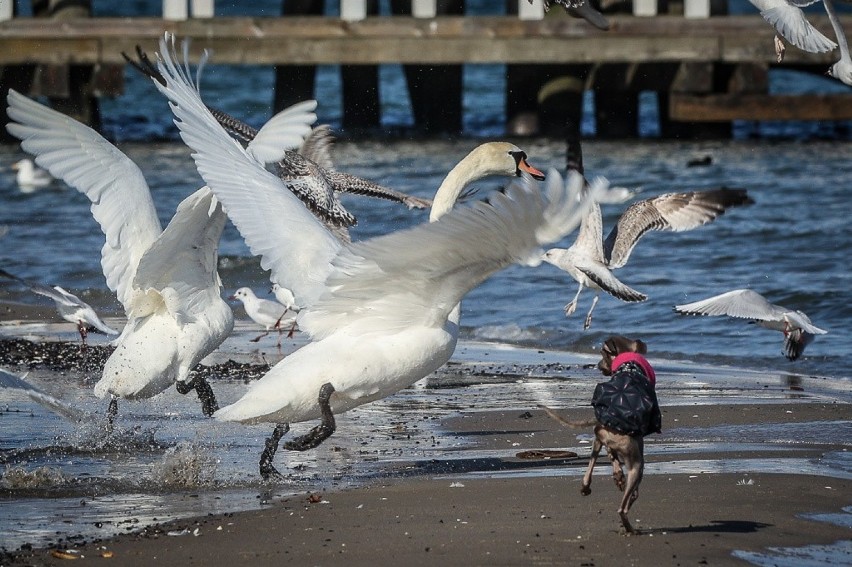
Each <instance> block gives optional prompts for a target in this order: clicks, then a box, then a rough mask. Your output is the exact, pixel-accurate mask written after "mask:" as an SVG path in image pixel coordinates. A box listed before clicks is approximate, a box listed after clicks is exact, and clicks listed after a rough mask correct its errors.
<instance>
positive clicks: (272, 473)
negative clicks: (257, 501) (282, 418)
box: [260, 423, 290, 480]
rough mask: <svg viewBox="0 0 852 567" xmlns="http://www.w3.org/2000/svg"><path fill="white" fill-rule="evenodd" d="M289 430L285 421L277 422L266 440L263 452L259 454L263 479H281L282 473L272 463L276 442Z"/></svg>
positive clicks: (282, 477)
mask: <svg viewBox="0 0 852 567" xmlns="http://www.w3.org/2000/svg"><path fill="white" fill-rule="evenodd" d="M288 431H290V426H289V425H288V424H286V423H279V424H277V425H276V426H275V429H274V430H273V431H272V435H271V436H270V437H269V439H267V440H266V443H265V445H264V448H263V453H261V454H260V476H261V477H262V478H263V480H283V479H284V475H282V474H281V473H280V472H278V469H276V468H275V466H274V465H273V464H272V461H273V460H274V459H275V453H276V452H277V451H278V443H279V441H281V438H282V437H284V435H286V434H287V432H288Z"/></svg>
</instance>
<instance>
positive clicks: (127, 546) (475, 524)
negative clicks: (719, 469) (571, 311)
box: [3, 404, 852, 566]
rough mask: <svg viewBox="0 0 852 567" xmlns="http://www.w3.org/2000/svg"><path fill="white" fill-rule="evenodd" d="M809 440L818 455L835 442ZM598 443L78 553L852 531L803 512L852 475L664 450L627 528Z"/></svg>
mask: <svg viewBox="0 0 852 567" xmlns="http://www.w3.org/2000/svg"><path fill="white" fill-rule="evenodd" d="M665 411H666V413H665V414H664V423H665V422H668V423H669V424H676V423H682V422H684V421H686V422H688V423H690V424H691V425H693V426H697V427H701V426H704V425H707V424H714V425H719V424H724V423H729V424H732V425H748V424H755V423H772V422H778V421H780V420H787V421H800V422H825V423H826V424H830V423H833V422H834V423H836V422H837V421H838V420H848V418H849V416H850V411H849V406H848V405H846V404H795V405H788V404H759V405H753V406H752V405H743V406H741V405H735V406H733V405H732V406H715V405H713V406H701V407H700V409H699V410H696V408H695V407H694V406H685V407H669V408H666V410H665ZM560 413H563V414H564V415H565V416H566V417H568V418H569V419H583V418H585V417H587V416H588V415H590V414H589V412H588V411H587V410H585V409H584V408H583V409H574V410H570V411H565V412H560ZM675 420H677V421H675ZM445 426H446V428H447V430H448V436H464V437H470V438H475V439H476V442H477V444H478V445H480V446H482V447H517V448H518V449H517V450H518V451H519V452H521V450H533V449H537V448H540V449H551V450H552V449H553V448H554V447H560V446H565V443H566V442H569V443H570V442H571V440H572V439H573V438H574V437H575V436H576V434H577V433H580V432H582V428H576V429H575V428H570V427H564V426H561V425H559V424H558V423H556V422H555V421H553V420H552V419H550V418H548V417H547V416H546V415H545V414H544V413H543V412H541V411H531V412H529V415H526V414H518V413H517V412H476V413H470V414H462V415H460V416H458V417H456V418H453V419H450V420H447V422H446V423H445ZM827 426H830V425H827ZM530 433H535V435H534V436H531V435H530ZM560 442H561V443H560ZM846 442H848V440H842V439H838V445H837V447H834V448H833V449H836V450H838V451H843V450H845V444H844V443H846ZM829 449H832V448H829ZM803 450H804V451H806V452H810V453H812V456H813V457H814V458H819V456H820V455H821V454H824V453H825V452H826V447H825V446H822V447H819V448H818V449H815V448H811V449H808V448H807V447H805V448H803ZM586 456H587V455H586V454H581V455H580V456H578V457H577V458H565V459H558V464H557V463H554V462H551V463H547V464H548V465H549V466H548V473H547V475H541V474H524V473H523V472H518V471H529V470H530V469H532V470H534V469H535V466H536V462H535V461H527V460H524V459H519V458H517V457H515V458H512V457H511V456H510V457H507V458H506V459H502V460H503V461H504V462H503V463H502V464H499V465H495V467H496V468H500V469H501V470H499V471H495V472H494V473H489V472H479V473H478V474H476V475H469V474H467V475H466V474H463V473H464V472H465V471H460V470H453V467H452V466H451V465H447V467H446V468H445V469H443V471H442V466H441V463H433V465H434V471H436V472H433V473H431V474H429V473H423V474H421V473H422V472H423V471H421V472H420V473H418V472H416V471H412V470H411V468H412V467H417V466H418V465H417V464H415V463H410V464H406V463H399V464H397V465H396V466H397V467H398V473H399V474H390V475H389V476H387V477H383V478H381V479H377V480H376V481H375V482H373V483H371V484H370V485H368V486H366V487H362V488H357V489H352V490H341V491H327V492H321V493H305V494H300V495H299V496H296V497H292V498H288V499H284V500H281V501H277V502H274V503H273V504H272V505H271V506H270V507H269V508H266V509H263V510H260V511H252V512H239V513H233V514H224V515H209V516H207V517H203V518H197V519H190V520H179V521H175V522H170V523H165V524H159V525H154V526H148V527H146V528H144V529H142V530H141V531H139V532H137V533H134V534H127V535H122V536H119V537H116V538H111V539H106V540H103V541H93V542H89V543H86V544H82V543H81V544H80V545H79V546H75V547H76V553H75V554H74V555H72V556H80V557H83V556H84V557H85V560H84V561H86V560H87V561H94V562H97V563H102V562H103V561H104V560H103V559H102V558H101V557H102V556H110V557H111V558H112V560H113V561H114V562H115V563H117V564H121V565H152V564H159V565H268V564H273V563H274V564H281V563H283V562H295V563H298V564H312V565H328V564H344V563H345V564H347V565H367V564H374V563H376V562H377V561H378V562H381V563H383V564H384V563H390V562H393V563H397V564H404V565H426V564H441V565H463V564H464V565H471V564H472V565H520V564H544V565H550V564H554V565H599V566H603V565H707V564H709V565H734V564H746V563H745V562H744V561H741V560H739V559H737V558H735V557H733V556H732V555H731V554H732V552H734V551H735V550H740V551H746V552H749V551H751V552H761V553H765V552H766V550H767V548H772V547H798V546H804V545H814V544H833V543H834V542H838V541H843V540H846V541H848V540H849V539H850V529H849V527H848V526H849V518H848V517H849V516H850V515H852V514H849V513H846V517H847V519H846V527H843V526H841V525H837V524H833V523H827V522H823V521H816V520H814V519H808V518H806V517H803V515H806V514H827V513H830V514H841V515H843V514H844V513H843V508H844V507H848V506H850V504H852V496H851V495H852V480H850V479H839V478H832V477H826V476H812V475H806V474H802V475H796V474H776V473H774V472H773V470H772V465H771V461H768V462H767V466H766V471H765V472H761V473H757V474H755V473H752V474H734V473H715V472H702V471H700V470H695V471H692V472H676V473H667V472H665V471H666V467H667V466H668V465H669V464H670V463H671V462H673V461H676V460H678V459H685V458H687V457H686V456H685V455H683V454H678V455H667V454H664V453H660V452H657V453H655V454H652V455H649V456H648V464H647V466H646V475H645V478H644V481H643V483H642V485H641V490H640V498H639V499H638V500H637V502H636V504H635V505H634V508H633V510H632V511H631V513H630V517H631V520H632V522H633V525H634V527H635V528H636V529H637V530H638V533H636V534H634V535H629V536H628V535H625V534H624V532H623V530H622V528H621V524H620V521H619V520H618V517H617V514H616V509H617V506H618V501H619V499H620V493H619V492H618V491H617V490H616V488H615V487H614V485H613V483H612V482H611V480H610V478H609V476H608V475H609V471H610V469H609V466H608V462H607V459H606V458H604V459H601V460H600V461H599V464H598V468H597V469H596V473H598V474H596V476H595V477H594V480H593V483H592V494H591V495H589V496H586V497H584V496H581V495H580V475H581V472H582V471H583V470H584V469H585V467H586V463H587V459H586ZM799 456H801V455H799ZM704 457H706V458H708V459H732V460H733V459H736V458H740V457H742V455H735V454H729V455H724V454H722V455H720V454H719V453H718V452H713V453H712V454H711V453H707V454H704V453H701V451H700V448H699V449H697V450H696V453H693V454H689V455H688V458H689V460H690V461H693V462H694V461H696V460H700V459H702V458H704ZM750 457H751V458H763V457H766V458H767V459H769V458H772V457H778V454H777V453H775V454H773V453H772V452H771V451H770V452H767V453H765V454H763V453H760V452H756V453H755V454H752V455H750ZM513 462H514V463H515V464H517V467H518V469H517V471H513ZM540 462H543V461H540ZM479 465H480V466H479V467H478V468H480V469H487V466H485V467H483V466H482V463H480V464H479ZM554 465H556V466H554ZM421 466H422V465H421ZM711 468H712V467H711ZM548 475H549V476H548ZM61 549H66V548H65V547H62V548H61ZM55 551H56V550H55V549H39V550H34V551H21V552H18V553H17V554H16V556H15V557H14V558H13V559H11V560H7V561H4V562H3V564H13V565H23V564H41V565H58V564H62V563H63V562H64V561H65V559H62V558H58V557H55V556H54V553H55ZM60 555H61V554H60ZM7 559H9V558H7ZM841 563H842V561H841Z"/></svg>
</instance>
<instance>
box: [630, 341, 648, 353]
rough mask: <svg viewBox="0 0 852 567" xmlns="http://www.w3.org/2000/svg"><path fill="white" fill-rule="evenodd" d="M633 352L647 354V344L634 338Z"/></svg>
mask: <svg viewBox="0 0 852 567" xmlns="http://www.w3.org/2000/svg"><path fill="white" fill-rule="evenodd" d="M633 352H638V353H639V354H648V346H647V345H646V344H645V343H644V342H643V341H641V340H639V339H636V340H635V341H634V342H633Z"/></svg>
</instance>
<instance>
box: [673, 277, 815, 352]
mask: <svg viewBox="0 0 852 567" xmlns="http://www.w3.org/2000/svg"><path fill="white" fill-rule="evenodd" d="M674 310H675V311H676V312H678V313H681V314H683V315H727V316H728V317H741V318H744V319H753V320H754V321H755V322H756V323H757V324H758V325H760V326H761V327H764V328H766V329H772V330H775V331H781V332H782V333H784V355H785V356H786V357H787V358H788V359H789V360H796V359H797V358H799V357H800V356H801V355H802V353H803V352H804V350H805V347H806V346H807V345H808V344H809V343H810V342H811V341H813V340H814V335H824V334H826V333H827V332H828V331H824V330H822V329H820V328H819V327H815V326H814V325H813V324H811V320H810V318H809V317H808V316H807V315H805V314H804V313H802V312H801V311H798V310H792V309H787V308H786V307H781V306H780V305H773V304H771V303H769V302H768V301H767V300H766V298H765V297H763V296H762V295H760V294H759V293H757V292H756V291H752V290H750V289H735V290H733V291H729V292H726V293H723V294H720V295H715V296H713V297H708V298H707V299H702V300H701V301H695V302H693V303H686V304H684V305H675V307H674Z"/></svg>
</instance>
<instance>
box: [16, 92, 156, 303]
mask: <svg viewBox="0 0 852 567" xmlns="http://www.w3.org/2000/svg"><path fill="white" fill-rule="evenodd" d="M7 100H8V103H9V108H8V110H7V112H8V115H9V118H10V119H11V120H14V122H10V123H9V124H8V125H7V126H6V129H7V130H8V131H9V133H10V134H12V135H13V136H15V137H17V138H20V139H21V147H22V148H23V149H24V150H25V151H27V152H29V153H31V154H33V155H34V156H35V161H36V163H38V164H39V165H40V166H41V167H43V168H45V169H47V170H48V171H50V174H51V175H53V176H54V177H56V178H59V179H62V180H63V181H65V182H66V183H67V184H68V185H71V186H72V187H74V188H75V189H77V190H78V191H80V192H81V193H83V194H84V195H86V197H88V198H89V200H90V201H91V202H92V215H93V216H94V217H95V220H96V221H97V222H98V224H100V226H101V230H103V232H104V234H105V235H106V243H105V244H104V246H103V248H102V249H101V266H102V267H103V270H104V275H105V276H106V282H107V286H108V287H109V288H110V289H111V290H113V291H114V292H115V293H116V295H117V296H118V300H119V301H120V302H121V303H122V305H124V307H125V310H126V309H127V306H128V304H129V300H130V296H131V295H132V290H131V284H132V282H133V277H134V274H135V273H136V267H137V266H138V265H139V260H140V258H141V257H142V254H144V253H145V251H146V250H147V249H148V247H149V246H150V245H151V243H152V242H154V240H155V239H156V238H157V237H158V236H159V235H160V232H161V228H160V221H159V220H158V219H157V211H156V209H155V208H154V202H153V201H152V199H151V193H150V191H149V190H148V184H147V183H146V182H145V178H144V177H143V176H142V172H141V171H140V170H139V168H138V167H137V166H136V164H135V163H133V162H132V161H131V160H130V158H128V157H127V156H125V155H124V154H123V153H121V152H120V151H119V150H118V149H117V148H116V147H115V146H113V145H112V144H110V143H109V142H107V141H106V140H105V139H104V138H103V137H102V136H101V135H100V134H98V133H97V132H95V131H94V130H92V129H91V128H89V127H88V126H84V125H83V124H81V123H79V122H77V121H76V120H74V119H72V118H69V117H68V116H65V115H64V114H61V113H59V112H56V111H55V110H51V109H49V108H47V107H46V106H43V105H41V104H39V103H37V102H35V101H33V100H30V99H28V98H27V97H25V96H23V95H21V94H19V93H17V92H15V91H14V90H11V89H10V90H9V95H8V97H7Z"/></svg>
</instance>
